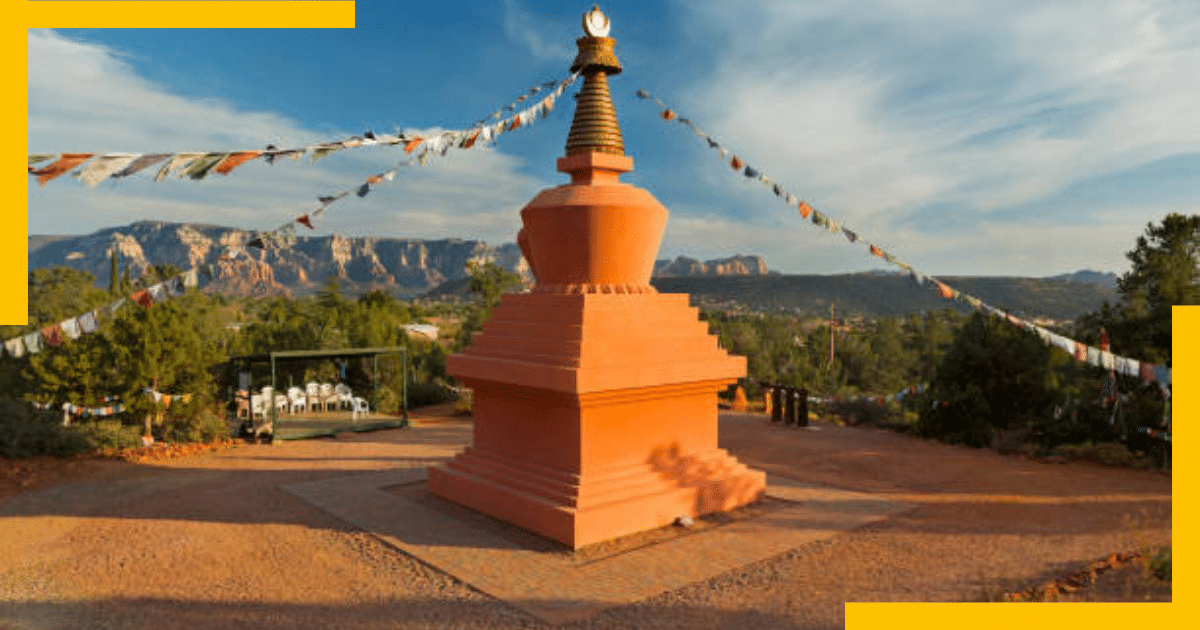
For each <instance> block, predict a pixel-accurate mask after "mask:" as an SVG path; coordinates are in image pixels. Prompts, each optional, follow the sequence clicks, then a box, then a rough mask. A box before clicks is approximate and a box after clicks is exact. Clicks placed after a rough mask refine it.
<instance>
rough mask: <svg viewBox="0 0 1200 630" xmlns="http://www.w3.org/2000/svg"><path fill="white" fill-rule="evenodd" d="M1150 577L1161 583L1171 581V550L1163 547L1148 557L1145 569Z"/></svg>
mask: <svg viewBox="0 0 1200 630" xmlns="http://www.w3.org/2000/svg"><path fill="white" fill-rule="evenodd" d="M1147 568H1148V569H1149V571H1150V575H1152V576H1154V577H1155V578H1156V579H1159V580H1162V581H1163V582H1170V581H1171V548H1170V547H1164V548H1162V549H1159V550H1158V553H1156V554H1154V555H1153V556H1151V557H1150V561H1149V564H1148V567H1147Z"/></svg>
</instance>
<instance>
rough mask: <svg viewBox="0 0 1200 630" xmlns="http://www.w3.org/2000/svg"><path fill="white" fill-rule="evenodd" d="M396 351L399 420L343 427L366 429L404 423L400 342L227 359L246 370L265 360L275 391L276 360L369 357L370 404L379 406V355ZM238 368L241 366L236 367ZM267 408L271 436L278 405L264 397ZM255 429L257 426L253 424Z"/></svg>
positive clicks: (404, 351) (405, 405) (405, 372)
mask: <svg viewBox="0 0 1200 630" xmlns="http://www.w3.org/2000/svg"><path fill="white" fill-rule="evenodd" d="M390 354H398V355H401V357H402V358H401V362H400V363H401V368H402V369H401V378H400V410H401V418H400V421H399V422H382V423H381V422H372V423H367V424H363V425H356V426H353V427H345V430H346V431H369V430H374V429H380V428H395V427H400V428H403V427H407V426H408V348H405V347H403V346H386V347H375V348H341V349H335V350H279V351H274V352H268V353H260V354H244V355H239V356H233V357H229V360H228V363H229V364H231V365H234V366H238V367H241V368H243V369H244V371H246V372H250V367H251V366H252V365H254V364H256V363H260V364H261V363H269V364H270V366H271V391H272V392H278V391H279V388H278V384H277V383H276V382H275V379H276V363H277V362H281V361H282V362H290V361H298V360H303V359H349V358H355V357H365V356H369V357H371V385H372V390H373V391H372V392H371V407H372V408H374V409H378V408H379V356H380V355H390ZM239 371H242V370H239ZM268 402H269V405H268V408H269V409H270V410H271V412H270V413H271V416H270V417H271V428H272V439H274V437H275V436H279V435H280V432H279V409H278V408H277V407H276V406H275V401H273V400H272V401H268ZM250 418H251V421H252V422H253V418H254V410H253V408H251V410H250ZM254 428H255V430H257V429H258V427H257V426H255V427H254ZM338 432H339V431H338V430H336V429H333V430H327V431H315V432H309V433H307V434H303V435H299V436H293V437H287V438H283V437H281V438H280V439H301V438H306V437H317V436H321V435H335V434H336V433H338Z"/></svg>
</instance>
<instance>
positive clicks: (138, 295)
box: [129, 289, 154, 308]
mask: <svg viewBox="0 0 1200 630" xmlns="http://www.w3.org/2000/svg"><path fill="white" fill-rule="evenodd" d="M129 299H131V300H133V301H134V302H137V303H138V304H141V305H142V306H144V307H146V308H150V305H151V304H153V303H154V300H153V299H152V298H151V297H150V292H149V291H147V290H145V289H141V290H140V291H136V292H134V294H133V295H131V296H129Z"/></svg>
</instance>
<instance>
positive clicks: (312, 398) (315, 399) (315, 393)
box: [304, 381, 322, 411]
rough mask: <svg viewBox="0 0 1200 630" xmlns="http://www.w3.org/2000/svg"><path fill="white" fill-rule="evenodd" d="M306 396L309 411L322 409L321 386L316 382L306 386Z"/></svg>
mask: <svg viewBox="0 0 1200 630" xmlns="http://www.w3.org/2000/svg"><path fill="white" fill-rule="evenodd" d="M304 395H305V396H307V397H308V409H309V410H310V411H317V410H318V409H320V408H321V406H322V405H321V385H320V384H319V383H317V382H315V381H312V382H309V383H307V384H306V385H305V386H304Z"/></svg>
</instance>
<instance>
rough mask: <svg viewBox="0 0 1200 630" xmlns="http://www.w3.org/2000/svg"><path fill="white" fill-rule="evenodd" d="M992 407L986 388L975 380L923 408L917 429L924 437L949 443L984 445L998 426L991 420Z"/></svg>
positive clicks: (988, 441) (991, 437) (990, 442)
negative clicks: (949, 395) (950, 395)
mask: <svg viewBox="0 0 1200 630" xmlns="http://www.w3.org/2000/svg"><path fill="white" fill-rule="evenodd" d="M990 417H991V407H990V405H988V401H987V400H986V399H985V398H984V396H983V391H982V390H980V389H979V387H978V386H976V385H975V384H974V383H971V384H969V385H967V388H966V390H959V391H957V392H955V394H954V395H953V397H952V398H950V400H945V401H939V402H938V403H937V404H936V405H931V407H930V408H928V409H922V410H921V415H920V419H919V420H918V421H917V431H918V433H919V434H920V435H921V436H923V437H932V438H937V439H938V440H941V441H943V442H946V443H949V444H966V445H967V446H974V447H976V448H982V447H986V446H991V445H992V440H993V439H994V437H995V427H993V426H992V424H991V423H990V422H989V421H988V419H989V418H990Z"/></svg>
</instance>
